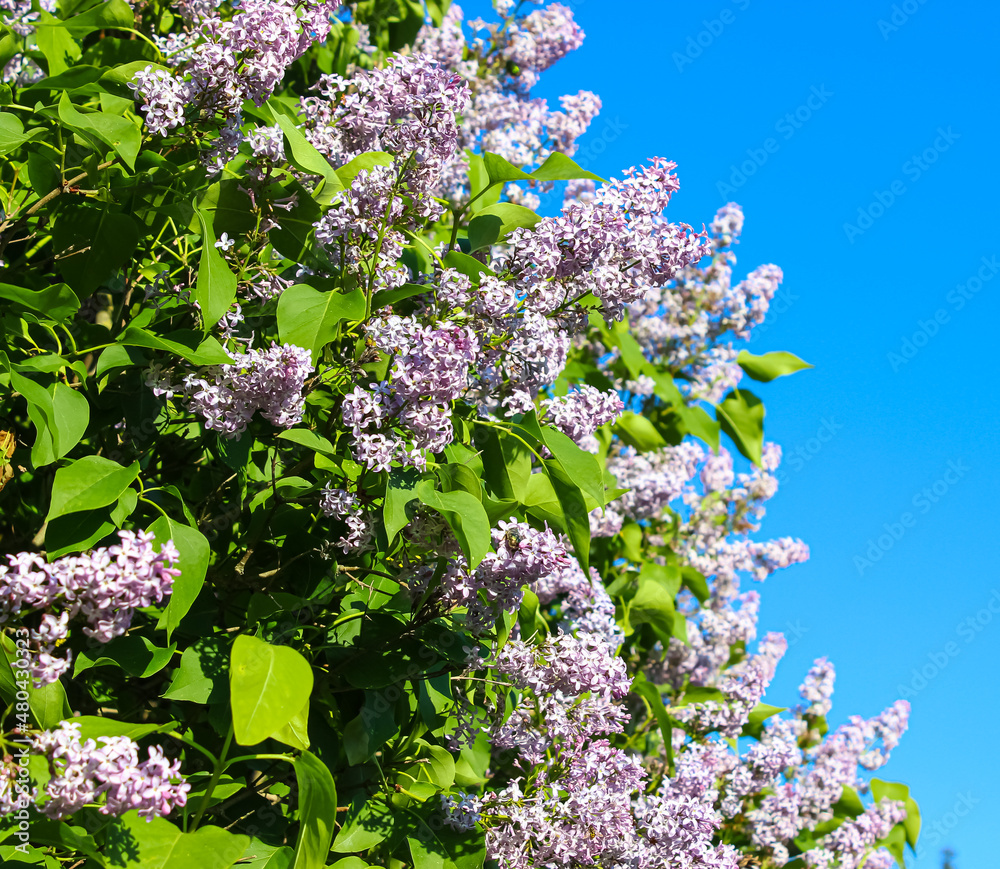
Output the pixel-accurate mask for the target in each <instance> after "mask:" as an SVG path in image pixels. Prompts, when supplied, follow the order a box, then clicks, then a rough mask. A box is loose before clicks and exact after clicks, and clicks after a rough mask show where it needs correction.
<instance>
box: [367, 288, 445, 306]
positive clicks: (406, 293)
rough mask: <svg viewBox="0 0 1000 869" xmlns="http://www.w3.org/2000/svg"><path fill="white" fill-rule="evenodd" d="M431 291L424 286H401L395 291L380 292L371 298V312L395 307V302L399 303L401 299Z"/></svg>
mask: <svg viewBox="0 0 1000 869" xmlns="http://www.w3.org/2000/svg"><path fill="white" fill-rule="evenodd" d="M431 289H432V288H431V287H428V286H425V285H424V284H403V286H401V287H399V288H398V289H395V290H382V291H381V292H379V293H376V294H375V295H374V296H373V297H372V311H377V310H378V309H379V308H385V307H388V306H390V305H395V304H396V302H401V301H403V299H409V298H412V297H413V296H419V295H421V294H422V293H428V292H430V291H431Z"/></svg>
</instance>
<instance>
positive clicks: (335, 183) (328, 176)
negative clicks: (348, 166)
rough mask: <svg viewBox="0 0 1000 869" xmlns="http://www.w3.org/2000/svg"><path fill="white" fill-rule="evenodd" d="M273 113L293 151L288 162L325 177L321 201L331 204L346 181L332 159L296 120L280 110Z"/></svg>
mask: <svg viewBox="0 0 1000 869" xmlns="http://www.w3.org/2000/svg"><path fill="white" fill-rule="evenodd" d="M272 114H273V115H274V120H275V121H276V122H277V124H278V126H279V127H281V131H282V132H283V133H284V134H285V139H286V141H287V142H288V148H289V151H290V152H291V154H290V156H289V158H288V162H289V163H291V164H292V165H293V166H294V167H295V168H296V169H300V170H301V171H303V172H308V173H309V174H310V175H319V176H320V177H322V178H323V180H324V184H323V198H322V199H321V200H320V201H321V203H322V204H324V205H326V204H329V201H330V197H331V196H332V195H333V194H334V193H336V192H337V191H338V190H343V189H344V182H343V181H341V180H340V176H339V175H337V173H336V172H335V171H334V168H333V166H331V165H330V161H329V160H327V159H326V157H324V156H323V155H322V154H321V153H320V152H319V151H317V150H316V147H315V146H314V145H313V144H312V143H311V142H310V141H309V140H308V139H307V138H306V137H305V135H304V134H303V132H302V130H300V129H299V128H298V127H297V126H296V124H295V121H293V120H292V119H291V118H289V117H288V116H287V115H285V114H283V113H282V112H280V111H274V112H272Z"/></svg>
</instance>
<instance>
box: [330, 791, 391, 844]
mask: <svg viewBox="0 0 1000 869" xmlns="http://www.w3.org/2000/svg"><path fill="white" fill-rule="evenodd" d="M392 829H393V813H392V811H391V810H390V809H389V807H388V806H387V805H386V804H385V802H384V801H383V799H382V798H381V797H380V796H374V797H371V798H370V799H368V800H366V799H365V798H364V797H358V798H356V799H355V800H354V802H352V803H351V807H350V808H349V809H348V811H347V816H346V817H345V818H344V826H343V827H341V828H340V832H338V833H337V838H336V839H334V840H333V851H334V852H335V853H337V854H351V853H356V852H359V851H367V850H368V849H369V848H374V847H375V846H376V845H377V844H379V842H382V841H384V840H385V838H386V837H387V836H388V835H389V834H390V833H391V832H392Z"/></svg>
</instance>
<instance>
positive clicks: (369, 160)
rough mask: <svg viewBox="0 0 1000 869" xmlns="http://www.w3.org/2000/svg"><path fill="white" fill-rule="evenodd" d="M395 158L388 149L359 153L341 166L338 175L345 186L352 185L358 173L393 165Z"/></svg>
mask: <svg viewBox="0 0 1000 869" xmlns="http://www.w3.org/2000/svg"><path fill="white" fill-rule="evenodd" d="M395 159H396V158H395V157H393V156H392V154H389V153H387V152H386V151H366V152H365V153H364V154H358V156H357V157H355V158H354V159H353V160H351V162H350V163H348V164H347V165H346V166H341V167H340V168H339V169H338V170H337V177H338V178H340V181H341V183H342V184H343V185H344V187H350V186H351V182H352V181H354V179H355V178H357V177H358V173H360V172H363V171H365V170H367V169H374V168H375V167H376V166H391V165H392V164H393V161H394V160H395Z"/></svg>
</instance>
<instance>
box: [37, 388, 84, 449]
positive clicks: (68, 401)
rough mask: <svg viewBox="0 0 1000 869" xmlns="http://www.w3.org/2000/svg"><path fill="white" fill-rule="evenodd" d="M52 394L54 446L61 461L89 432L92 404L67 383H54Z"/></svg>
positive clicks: (51, 389)
mask: <svg viewBox="0 0 1000 869" xmlns="http://www.w3.org/2000/svg"><path fill="white" fill-rule="evenodd" d="M50 392H51V395H52V411H53V415H54V420H55V425H56V428H55V432H54V444H53V446H54V448H55V457H54V458H56V459H61V458H62V457H63V456H65V455H66V453H68V452H69V451H70V450H71V449H73V447H75V446H76V445H77V444H78V443H80V438H82V437H83V433H84V432H85V431H86V430H87V426H88V425H89V424H90V402H88V401H87V399H86V397H85V396H84V395H83V394H82V393H80V392H78V391H77V390H75V389H72V388H71V387H69V386H67V385H66V384H65V383H59V382H57V383H53V384H52V386H51V387H50ZM32 460H34V459H32ZM36 467H37V464H36Z"/></svg>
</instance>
